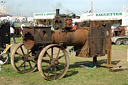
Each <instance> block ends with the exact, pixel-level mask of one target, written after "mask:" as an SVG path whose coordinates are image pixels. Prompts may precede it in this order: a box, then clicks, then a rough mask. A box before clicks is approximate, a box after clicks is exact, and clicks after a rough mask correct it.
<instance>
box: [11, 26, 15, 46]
mask: <svg viewBox="0 0 128 85" xmlns="http://www.w3.org/2000/svg"><path fill="white" fill-rule="evenodd" d="M14 33H15V29H14V28H13V26H10V36H11V37H12V38H13V41H14V43H15V44H16V40H15V34H14Z"/></svg>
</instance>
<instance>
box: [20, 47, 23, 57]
mask: <svg viewBox="0 0 128 85" xmlns="http://www.w3.org/2000/svg"><path fill="white" fill-rule="evenodd" d="M20 49H21V51H22V53H23V55H24V51H23V48H22V47H20Z"/></svg>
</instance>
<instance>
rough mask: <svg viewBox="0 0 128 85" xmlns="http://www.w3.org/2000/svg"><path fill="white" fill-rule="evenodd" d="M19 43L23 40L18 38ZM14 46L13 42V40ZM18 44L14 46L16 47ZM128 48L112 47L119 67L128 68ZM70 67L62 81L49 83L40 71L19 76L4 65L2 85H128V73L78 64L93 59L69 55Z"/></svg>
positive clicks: (0, 77) (102, 59)
mask: <svg viewBox="0 0 128 85" xmlns="http://www.w3.org/2000/svg"><path fill="white" fill-rule="evenodd" d="M16 41H17V43H20V42H22V38H20V37H19V38H18V37H17V38H16ZM11 42H12V44H13V41H12V39H11ZM15 45H16V44H13V47H15ZM127 48H128V46H126V45H121V46H116V45H112V61H113V63H114V62H116V61H118V62H117V63H116V64H117V65H122V66H126V67H128V62H126V55H127V52H126V50H127ZM69 57H70V67H69V69H68V72H67V73H66V75H65V76H64V77H63V78H62V79H58V80H54V81H47V80H45V79H43V77H42V76H41V75H40V73H39V72H38V71H36V72H33V73H27V74H19V73H17V72H15V71H14V69H13V68H12V66H11V64H8V65H2V66H1V67H2V68H1V69H2V70H1V71H0V85H128V71H127V70H126V71H119V72H109V68H106V67H97V68H96V69H84V68H81V67H79V66H78V62H85V61H92V58H80V57H75V55H74V54H72V55H69ZM104 60H105V61H106V56H104V57H99V58H98V62H105V61H104Z"/></svg>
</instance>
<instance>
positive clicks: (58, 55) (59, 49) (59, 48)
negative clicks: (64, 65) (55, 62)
mask: <svg viewBox="0 0 128 85" xmlns="http://www.w3.org/2000/svg"><path fill="white" fill-rule="evenodd" d="M59 54H60V48H59V51H58V53H57V56H56V58H58V56H59Z"/></svg>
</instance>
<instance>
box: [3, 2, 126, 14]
mask: <svg viewBox="0 0 128 85" xmlns="http://www.w3.org/2000/svg"><path fill="white" fill-rule="evenodd" d="M1 1H5V2H6V3H4V5H6V9H7V12H8V13H10V14H12V15H21V14H26V15H27V16H32V13H36V12H55V9H56V8H59V9H61V10H60V12H61V13H71V12H73V13H76V14H82V13H83V11H88V10H90V9H91V0H1ZM123 4H126V5H128V0H93V12H95V13H98V12H119V11H121V9H122V7H123Z"/></svg>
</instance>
